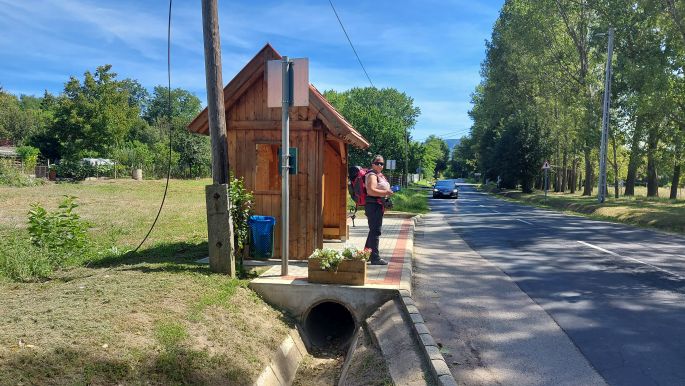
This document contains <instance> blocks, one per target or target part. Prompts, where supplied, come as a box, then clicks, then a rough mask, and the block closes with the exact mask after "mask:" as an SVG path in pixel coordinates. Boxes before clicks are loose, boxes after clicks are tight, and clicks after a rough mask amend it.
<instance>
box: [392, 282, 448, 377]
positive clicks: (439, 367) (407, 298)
mask: <svg viewBox="0 0 685 386" xmlns="http://www.w3.org/2000/svg"><path fill="white" fill-rule="evenodd" d="M400 298H401V303H402V306H403V307H404V310H405V311H406V312H407V314H408V315H409V317H410V318H411V327H412V328H411V329H412V331H414V335H415V336H416V338H417V341H418V345H419V349H420V351H421V352H423V354H424V355H425V357H426V360H427V361H428V368H429V369H430V371H431V373H432V374H433V377H434V378H435V380H436V381H437V382H438V384H439V385H441V386H456V385H457V381H455V379H454V377H453V376H452V373H451V372H450V369H449V367H447V362H445V358H444V357H443V356H442V353H440V349H439V348H438V345H437V344H436V343H435V340H434V339H433V336H432V335H431V333H430V331H429V330H428V327H426V324H425V323H424V321H423V317H422V316H421V312H419V309H418V308H416V305H415V304H414V299H412V297H411V294H410V293H409V291H407V290H404V289H402V290H400Z"/></svg>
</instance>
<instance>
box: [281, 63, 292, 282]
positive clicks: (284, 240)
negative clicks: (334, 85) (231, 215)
mask: <svg viewBox="0 0 685 386" xmlns="http://www.w3.org/2000/svg"><path fill="white" fill-rule="evenodd" d="M290 65H291V63H290V61H289V60H288V57H287V56H284V57H283V65H282V66H283V67H282V71H283V73H282V77H283V94H282V95H283V99H282V107H281V131H282V135H281V140H282V142H281V187H282V189H281V276H287V275H288V257H289V252H290V251H288V244H290V222H289V221H290V199H289V198H290V115H289V114H288V112H289V111H290V86H291V84H290V83H291V77H290V75H291V71H290Z"/></svg>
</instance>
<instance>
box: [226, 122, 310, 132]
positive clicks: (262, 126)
mask: <svg viewBox="0 0 685 386" xmlns="http://www.w3.org/2000/svg"><path fill="white" fill-rule="evenodd" d="M228 127H230V128H231V129H232V130H279V131H280V130H281V121H228ZM313 128H314V122H312V121H290V130H312V129H313Z"/></svg>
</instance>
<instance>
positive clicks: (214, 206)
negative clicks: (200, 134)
mask: <svg viewBox="0 0 685 386" xmlns="http://www.w3.org/2000/svg"><path fill="white" fill-rule="evenodd" d="M202 30H203V33H204V42H205V76H206V80H207V113H208V118H209V136H210V139H211V142H212V178H213V182H214V183H213V185H207V186H206V188H205V196H206V200H207V230H208V236H209V237H208V243H209V266H210V269H211V270H212V271H213V272H220V273H226V274H229V275H231V276H235V274H236V271H235V257H234V253H233V222H232V221H231V215H230V211H229V208H230V199H229V197H228V183H229V181H228V141H227V137H226V115H225V111H224V89H223V81H222V79H221V43H220V39H219V10H218V5H217V0H202Z"/></svg>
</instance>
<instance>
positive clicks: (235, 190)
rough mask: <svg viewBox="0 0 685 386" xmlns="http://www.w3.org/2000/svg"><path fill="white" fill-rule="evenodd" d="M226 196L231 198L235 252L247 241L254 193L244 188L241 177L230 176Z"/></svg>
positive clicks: (243, 246) (241, 248)
mask: <svg viewBox="0 0 685 386" xmlns="http://www.w3.org/2000/svg"><path fill="white" fill-rule="evenodd" d="M228 196H229V198H230V200H231V209H230V210H231V218H232V220H233V242H234V247H235V250H236V252H239V251H242V250H243V248H245V243H246V242H247V233H248V229H249V224H248V220H249V219H250V215H251V214H252V207H253V204H254V195H253V194H252V192H250V191H249V190H247V189H245V183H244V181H243V179H242V178H240V179H238V178H235V177H234V176H231V184H230V186H229V188H228Z"/></svg>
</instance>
